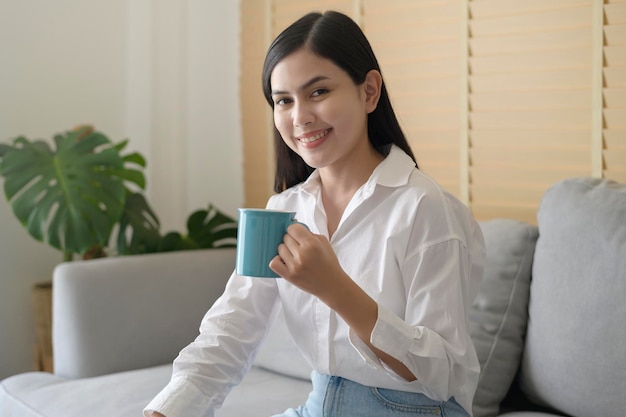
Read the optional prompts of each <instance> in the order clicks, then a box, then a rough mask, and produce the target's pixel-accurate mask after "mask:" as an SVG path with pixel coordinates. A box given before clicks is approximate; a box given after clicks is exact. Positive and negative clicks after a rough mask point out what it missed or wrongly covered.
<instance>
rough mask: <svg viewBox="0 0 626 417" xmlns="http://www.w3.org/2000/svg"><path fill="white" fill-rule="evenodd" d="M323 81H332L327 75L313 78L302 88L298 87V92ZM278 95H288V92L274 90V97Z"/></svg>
mask: <svg viewBox="0 0 626 417" xmlns="http://www.w3.org/2000/svg"><path fill="white" fill-rule="evenodd" d="M322 80H330V77H327V76H325V75H318V76H317V77H313V78H311V79H310V80H309V81H307V82H305V83H304V84H302V85H301V86H300V87H298V89H297V91H302V90H305V89H307V88H308V87H310V86H312V85H313V84H315V83H316V82H318V81H322ZM277 94H288V91H280V90H272V95H273V96H274V95H277Z"/></svg>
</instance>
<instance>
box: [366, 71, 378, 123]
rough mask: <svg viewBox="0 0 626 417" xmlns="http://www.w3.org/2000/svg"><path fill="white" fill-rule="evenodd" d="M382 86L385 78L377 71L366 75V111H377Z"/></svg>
mask: <svg viewBox="0 0 626 417" xmlns="http://www.w3.org/2000/svg"><path fill="white" fill-rule="evenodd" d="M382 86H383V76H382V75H381V74H380V72H378V71H377V70H370V72H368V73H367V75H365V81H364V82H363V88H364V90H365V109H366V110H367V112H368V113H371V112H373V111H374V110H376V106H378V100H379V99H380V90H381V89H382Z"/></svg>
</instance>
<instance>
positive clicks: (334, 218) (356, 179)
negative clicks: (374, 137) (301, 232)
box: [319, 146, 385, 237]
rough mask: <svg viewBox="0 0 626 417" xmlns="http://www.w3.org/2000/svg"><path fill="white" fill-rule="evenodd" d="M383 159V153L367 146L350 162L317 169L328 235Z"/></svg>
mask: <svg viewBox="0 0 626 417" xmlns="http://www.w3.org/2000/svg"><path fill="white" fill-rule="evenodd" d="M383 159H385V157H384V156H383V155H381V154H380V153H379V152H377V151H376V150H375V149H374V148H373V147H372V146H368V148H367V150H366V151H365V152H362V153H360V155H355V157H354V158H351V161H350V163H347V164H346V163H344V164H342V165H341V166H339V167H335V166H333V167H324V168H321V169H320V170H319V174H320V180H321V183H322V202H323V204H324V210H325V211H326V219H327V227H328V234H329V237H331V236H332V235H333V234H334V232H335V230H337V226H339V222H340V220H341V217H342V216H343V212H344V211H345V209H346V207H347V206H348V204H349V203H350V200H352V197H353V196H354V194H355V193H356V191H357V190H358V189H359V188H360V187H361V186H362V185H363V184H365V183H366V182H367V180H368V179H369V177H370V176H371V175H372V172H373V171H374V169H376V167H377V166H378V164H380V163H381V161H382V160H383Z"/></svg>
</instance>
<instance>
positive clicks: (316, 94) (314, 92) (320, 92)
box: [311, 88, 328, 97]
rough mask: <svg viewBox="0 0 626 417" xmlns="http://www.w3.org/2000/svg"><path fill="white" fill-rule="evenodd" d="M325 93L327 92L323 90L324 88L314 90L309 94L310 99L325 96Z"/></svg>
mask: <svg viewBox="0 0 626 417" xmlns="http://www.w3.org/2000/svg"><path fill="white" fill-rule="evenodd" d="M327 92H328V90H327V89H325V88H318V89H317V90H314V91H313V92H312V93H311V97H319V96H321V95H322V94H326V93H327Z"/></svg>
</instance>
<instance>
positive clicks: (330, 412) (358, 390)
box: [272, 372, 469, 417]
mask: <svg viewBox="0 0 626 417" xmlns="http://www.w3.org/2000/svg"><path fill="white" fill-rule="evenodd" d="M312 380H313V391H312V392H311V393H310V394H309V398H308V399H307V401H306V404H305V405H304V406H301V407H298V408H297V409H293V408H290V409H289V410H287V411H285V412H284V413H283V414H277V415H275V416H272V417H386V416H393V417H415V416H422V417H426V416H438V417H469V414H468V413H467V412H466V411H465V410H464V409H463V407H461V406H460V405H459V404H458V403H457V402H456V401H455V400H454V398H451V399H450V400H448V401H435V400H431V399H430V398H428V397H427V396H425V395H423V394H418V393H413V392H404V391H396V390H390V389H383V388H373V387H366V386H364V385H361V384H358V383H356V382H353V381H350V380H348V379H344V378H341V377H337V376H329V375H320V374H318V373H317V372H313V374H312Z"/></svg>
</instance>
